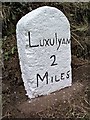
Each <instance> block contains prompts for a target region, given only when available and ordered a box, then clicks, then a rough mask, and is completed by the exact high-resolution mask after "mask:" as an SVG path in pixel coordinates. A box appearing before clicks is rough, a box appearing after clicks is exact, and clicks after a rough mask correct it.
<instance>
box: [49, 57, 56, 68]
mask: <svg viewBox="0 0 90 120" xmlns="http://www.w3.org/2000/svg"><path fill="white" fill-rule="evenodd" d="M51 58H53V62H52V64H51V66H54V65H57V63H55V61H56V56H55V55H52V56H51V57H50V59H51Z"/></svg>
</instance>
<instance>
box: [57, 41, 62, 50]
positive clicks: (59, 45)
mask: <svg viewBox="0 0 90 120" xmlns="http://www.w3.org/2000/svg"><path fill="white" fill-rule="evenodd" d="M61 40H62V39H58V43H59V45H58V48H57V50H58V49H59V47H60V45H61Z"/></svg>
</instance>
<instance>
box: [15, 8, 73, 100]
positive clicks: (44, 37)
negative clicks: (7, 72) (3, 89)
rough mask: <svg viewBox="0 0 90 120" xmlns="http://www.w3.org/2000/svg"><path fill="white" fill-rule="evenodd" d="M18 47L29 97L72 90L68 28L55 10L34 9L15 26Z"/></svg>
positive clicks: (59, 12) (61, 14) (67, 23)
mask: <svg viewBox="0 0 90 120" xmlns="http://www.w3.org/2000/svg"><path fill="white" fill-rule="evenodd" d="M16 34H17V46H18V53H19V60H20V67H21V72H22V79H23V82H24V86H25V90H26V92H27V95H28V97H29V98H30V99H31V98H35V97H38V96H41V95H47V94H49V93H52V92H55V91H57V90H60V89H62V88H65V87H68V86H71V84H72V73H71V40H70V24H69V21H68V19H67V18H66V16H65V15H64V14H63V13H62V12H61V11H60V10H58V9H57V8H54V7H49V6H44V7H40V8H37V9H35V10H33V11H31V12H29V13H28V14H26V15H25V16H24V17H22V18H21V19H20V20H19V21H18V23H17V29H16Z"/></svg>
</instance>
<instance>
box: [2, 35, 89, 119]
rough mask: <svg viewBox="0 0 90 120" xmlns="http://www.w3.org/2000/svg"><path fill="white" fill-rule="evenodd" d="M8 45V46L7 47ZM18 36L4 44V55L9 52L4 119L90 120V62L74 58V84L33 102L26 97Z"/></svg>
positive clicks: (4, 88)
mask: <svg viewBox="0 0 90 120" xmlns="http://www.w3.org/2000/svg"><path fill="white" fill-rule="evenodd" d="M6 46H7V47H6ZM13 46H16V39H15V36H14V35H12V36H10V37H8V38H7V40H6V41H4V44H3V49H4V52H7V51H10V52H9V58H8V60H5V61H4V66H3V80H2V96H3V100H2V101H3V118H37V117H40V118H54V117H55V118H87V119H90V81H89V80H90V62H89V61H87V60H83V59H82V58H77V57H76V56H72V73H73V85H72V86H71V87H69V88H65V89H62V90H60V91H57V92H55V93H52V94H50V95H48V96H41V97H39V98H36V99H35V100H32V101H31V102H30V100H29V99H28V97H27V96H26V95H25V94H26V91H25V90H24V85H23V82H22V79H21V71H20V67H19V60H18V54H17V50H16V51H15V53H14V54H12V53H11V50H12V48H13Z"/></svg>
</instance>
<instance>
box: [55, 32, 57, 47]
mask: <svg viewBox="0 0 90 120" xmlns="http://www.w3.org/2000/svg"><path fill="white" fill-rule="evenodd" d="M55 38H56V45H57V33H55Z"/></svg>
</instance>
